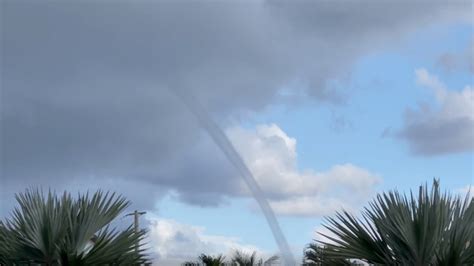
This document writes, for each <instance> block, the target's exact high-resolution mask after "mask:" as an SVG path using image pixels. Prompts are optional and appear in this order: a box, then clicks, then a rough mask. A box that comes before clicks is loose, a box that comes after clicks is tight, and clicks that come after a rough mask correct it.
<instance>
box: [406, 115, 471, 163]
mask: <svg viewBox="0 0 474 266" xmlns="http://www.w3.org/2000/svg"><path fill="white" fill-rule="evenodd" d="M398 136H399V137H401V138H403V139H406V140H408V141H409V143H410V149H411V151H412V152H413V153H414V154H417V155H424V156H434V155H442V154H450V153H460V152H470V151H472V150H474V120H473V119H471V118H469V117H460V118H457V119H452V120H448V121H437V120H435V119H433V120H431V121H424V122H418V123H412V124H409V125H405V127H404V128H403V130H402V131H401V132H399V134H398Z"/></svg>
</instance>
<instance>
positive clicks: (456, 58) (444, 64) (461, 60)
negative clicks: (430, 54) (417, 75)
mask: <svg viewBox="0 0 474 266" xmlns="http://www.w3.org/2000/svg"><path fill="white" fill-rule="evenodd" d="M473 62H474V42H471V43H469V45H468V46H467V47H466V48H465V49H462V50H460V51H457V52H447V53H444V54H442V55H440V56H439V57H438V59H437V60H436V66H438V67H440V68H441V69H443V70H444V71H446V72H453V71H466V70H467V71H469V72H471V73H474V63H473Z"/></svg>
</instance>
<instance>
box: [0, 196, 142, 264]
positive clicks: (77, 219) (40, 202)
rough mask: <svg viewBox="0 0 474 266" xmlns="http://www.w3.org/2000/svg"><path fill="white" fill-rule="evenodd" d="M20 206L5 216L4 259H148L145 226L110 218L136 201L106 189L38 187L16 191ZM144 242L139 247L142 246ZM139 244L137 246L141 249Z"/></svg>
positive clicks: (0, 238) (0, 229) (0, 259)
mask: <svg viewBox="0 0 474 266" xmlns="http://www.w3.org/2000/svg"><path fill="white" fill-rule="evenodd" d="M15 197H16V200H17V202H18V205H19V206H18V207H16V208H15V209H14V210H13V213H12V217H11V218H10V219H6V221H5V222H0V243H1V244H0V264H19V263H40V264H43V265H53V264H55V265H57V264H59V265H98V264H108V265H117V264H125V265H136V264H141V263H147V262H148V260H147V258H146V256H145V250H144V249H143V248H142V244H140V241H141V240H143V239H144V237H145V231H140V232H135V231H134V230H133V228H132V227H131V226H130V227H128V228H127V229H125V230H123V231H119V230H117V229H115V228H110V225H109V224H110V223H111V222H112V221H113V220H114V219H115V218H116V217H117V216H118V215H120V213H122V212H123V211H124V209H125V208H126V207H128V206H129V205H130V202H129V201H127V200H125V198H123V197H121V196H116V195H115V194H109V193H105V194H104V193H103V192H101V191H99V192H96V193H94V194H93V195H92V196H89V194H86V195H78V197H77V198H76V199H73V197H72V196H71V195H70V194H69V193H66V192H65V193H64V194H63V195H62V196H61V197H58V196H56V195H54V194H53V193H51V192H49V193H48V195H47V196H46V197H45V196H44V195H43V193H41V192H40V191H38V190H27V191H26V192H25V193H20V194H17V195H15ZM137 247H138V248H137ZM136 248H137V249H136Z"/></svg>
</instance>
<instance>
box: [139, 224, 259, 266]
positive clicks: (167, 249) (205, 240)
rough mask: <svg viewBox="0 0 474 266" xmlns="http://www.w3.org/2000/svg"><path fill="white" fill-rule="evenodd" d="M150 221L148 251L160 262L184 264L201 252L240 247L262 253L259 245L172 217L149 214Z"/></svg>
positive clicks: (216, 251) (218, 252)
mask: <svg viewBox="0 0 474 266" xmlns="http://www.w3.org/2000/svg"><path fill="white" fill-rule="evenodd" d="M146 219H147V221H148V222H149V224H150V225H149V227H148V230H149V239H150V242H149V243H148V246H149V250H150V251H151V252H153V256H154V257H155V263H157V264H159V265H181V264H182V263H183V262H185V261H196V259H197V257H198V256H199V255H201V254H202V253H205V254H213V255H217V254H224V255H227V256H226V257H227V258H229V257H230V255H231V254H232V252H234V251H235V250H240V251H243V252H247V253H251V252H253V251H256V252H259V253H260V254H261V253H262V251H261V250H259V249H258V248H257V247H256V246H253V245H248V244H245V243H242V241H241V240H240V239H239V238H238V237H231V236H220V235H212V234H209V233H206V230H205V228H204V227H200V226H195V225H191V224H184V223H179V222H177V221H174V220H171V219H165V218H162V217H156V216H153V215H147V216H146Z"/></svg>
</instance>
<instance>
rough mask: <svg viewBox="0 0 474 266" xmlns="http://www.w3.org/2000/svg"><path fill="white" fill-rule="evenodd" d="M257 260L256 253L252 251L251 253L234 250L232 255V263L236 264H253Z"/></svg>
mask: <svg viewBox="0 0 474 266" xmlns="http://www.w3.org/2000/svg"><path fill="white" fill-rule="evenodd" d="M257 263H258V262H257V253H256V252H255V251H254V252H253V253H252V254H247V253H245V252H242V251H239V250H236V251H235V253H234V256H233V257H232V264H234V265H238V266H254V265H256V264H257Z"/></svg>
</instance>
